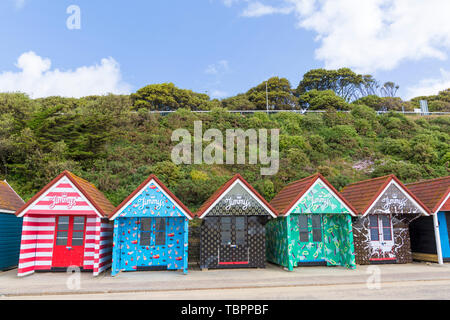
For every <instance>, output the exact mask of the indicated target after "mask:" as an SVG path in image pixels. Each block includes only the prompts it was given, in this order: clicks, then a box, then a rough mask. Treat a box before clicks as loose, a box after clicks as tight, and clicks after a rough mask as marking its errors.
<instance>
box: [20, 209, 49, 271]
mask: <svg viewBox="0 0 450 320" xmlns="http://www.w3.org/2000/svg"><path fill="white" fill-rule="evenodd" d="M54 232H55V217H52V216H45V215H39V216H35V215H26V216H25V217H24V218H23V229H22V239H21V244H20V256H19V268H18V275H19V276H25V275H27V274H30V273H33V272H34V271H35V270H49V269H50V268H51V266H52V254H53V239H54Z"/></svg>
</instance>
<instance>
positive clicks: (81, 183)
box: [16, 170, 115, 217]
mask: <svg viewBox="0 0 450 320" xmlns="http://www.w3.org/2000/svg"><path fill="white" fill-rule="evenodd" d="M64 176H66V177H67V178H68V179H69V180H70V181H71V182H72V183H73V184H74V185H75V186H76V187H77V188H78V189H79V190H80V192H81V193H82V194H83V195H84V196H85V197H86V198H87V199H88V200H89V202H90V203H91V204H92V205H93V206H94V207H95V208H96V209H97V211H98V212H99V213H100V214H101V215H102V216H104V217H107V216H108V215H110V214H111V213H112V212H113V211H114V209H115V208H114V206H113V205H112V204H111V202H109V200H108V199H107V198H106V197H105V195H104V194H103V193H101V192H100V191H99V190H98V189H97V188H96V187H95V186H94V185H93V184H92V183H90V182H89V181H86V180H84V179H82V178H80V177H78V176H76V175H74V174H73V173H72V172H70V171H67V170H65V171H64V172H62V173H61V174H60V175H59V176H57V177H56V178H55V179H53V180H52V181H51V182H50V183H49V184H47V185H46V186H45V187H44V188H43V189H42V190H41V191H39V192H38V193H36V194H35V195H34V197H33V198H31V199H30V200H29V201H28V202H27V203H26V204H25V205H23V206H22V207H21V208H20V209H19V210H18V211H17V212H16V215H20V213H22V212H23V211H24V210H25V209H27V208H28V206H29V205H31V204H32V203H33V202H34V201H36V200H37V199H38V198H39V197H40V196H41V195H43V194H44V193H45V192H46V191H47V190H48V189H50V188H51V187H52V186H53V185H54V184H55V183H56V182H58V181H59V180H60V179H61V178H62V177H64Z"/></svg>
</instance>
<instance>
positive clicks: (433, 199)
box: [406, 176, 450, 213]
mask: <svg viewBox="0 0 450 320" xmlns="http://www.w3.org/2000/svg"><path fill="white" fill-rule="evenodd" d="M406 186H407V187H408V189H409V190H411V192H412V193H413V194H414V195H415V196H417V198H419V199H420V200H422V202H423V203H424V204H425V205H426V206H427V207H428V208H430V209H431V212H433V213H436V212H439V211H441V209H444V208H445V209H446V210H445V211H450V176H447V177H442V178H437V179H431V180H425V181H419V182H414V183H409V184H407V185H406Z"/></svg>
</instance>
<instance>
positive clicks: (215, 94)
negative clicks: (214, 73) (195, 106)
mask: <svg viewBox="0 0 450 320" xmlns="http://www.w3.org/2000/svg"><path fill="white" fill-rule="evenodd" d="M228 95H229V94H228V93H227V92H225V91H222V90H213V91H212V92H211V98H213V99H222V98H225V97H227V96H228Z"/></svg>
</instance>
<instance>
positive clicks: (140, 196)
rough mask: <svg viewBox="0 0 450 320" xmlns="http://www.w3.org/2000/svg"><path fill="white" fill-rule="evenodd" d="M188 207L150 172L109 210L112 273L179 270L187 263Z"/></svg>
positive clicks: (185, 266) (184, 268)
mask: <svg viewBox="0 0 450 320" xmlns="http://www.w3.org/2000/svg"><path fill="white" fill-rule="evenodd" d="M192 218H193V215H192V213H191V212H190V211H189V209H188V208H187V207H186V206H185V205H184V204H183V203H182V202H181V201H180V200H179V199H178V198H177V197H176V196H175V195H174V194H173V193H172V192H170V190H169V189H168V188H167V187H166V186H165V185H164V184H163V183H162V182H161V181H160V180H159V179H158V178H157V177H156V176H155V175H150V176H149V177H148V178H147V179H146V180H145V181H144V182H143V183H141V185H140V186H139V187H138V188H137V189H136V190H135V191H134V192H133V193H131V194H130V195H129V196H128V197H127V198H126V199H125V200H124V201H123V202H122V203H121V204H120V205H119V206H118V207H117V208H116V210H115V211H114V212H113V213H112V215H111V216H110V220H113V221H114V237H113V263H112V275H113V276H115V275H117V274H118V273H119V272H120V271H147V270H183V272H184V273H187V266H188V231H189V230H188V225H189V220H191V219H192Z"/></svg>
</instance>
